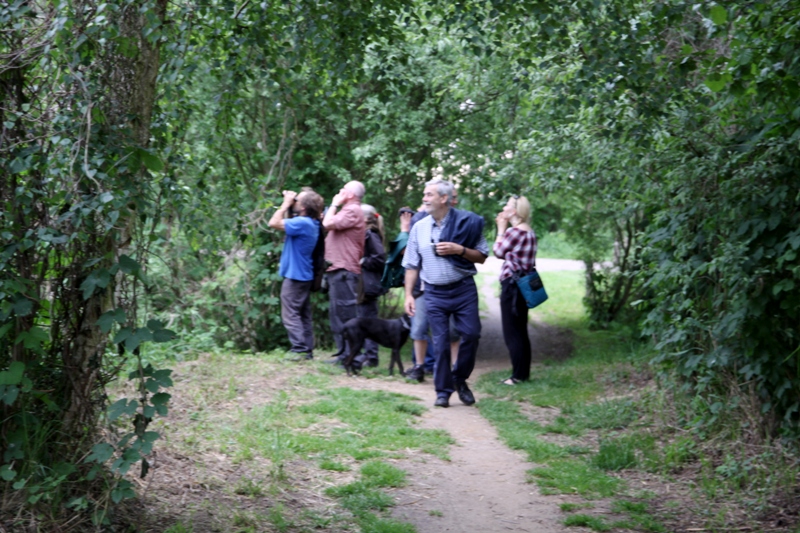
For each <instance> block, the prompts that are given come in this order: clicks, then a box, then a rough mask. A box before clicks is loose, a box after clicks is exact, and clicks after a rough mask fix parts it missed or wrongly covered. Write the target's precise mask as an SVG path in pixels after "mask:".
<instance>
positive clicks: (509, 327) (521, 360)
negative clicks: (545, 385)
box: [500, 278, 531, 381]
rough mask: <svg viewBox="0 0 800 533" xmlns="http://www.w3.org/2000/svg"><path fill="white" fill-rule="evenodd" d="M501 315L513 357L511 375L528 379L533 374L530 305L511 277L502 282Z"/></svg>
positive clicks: (504, 333)
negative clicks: (529, 329)
mask: <svg viewBox="0 0 800 533" xmlns="http://www.w3.org/2000/svg"><path fill="white" fill-rule="evenodd" d="M500 288H501V290H500V315H501V317H502V322H503V338H504V339H505V341H506V347H507V348H508V355H509V356H510V357H511V368H512V373H511V377H512V378H514V379H518V380H520V381H527V380H528V378H530V375H531V340H530V338H529V337H528V306H527V305H525V298H524V297H523V296H522V293H521V292H520V291H519V288H518V287H517V284H516V283H514V282H513V280H512V279H511V278H506V279H504V280H503V281H501V282H500Z"/></svg>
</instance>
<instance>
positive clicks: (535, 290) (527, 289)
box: [514, 268, 547, 309]
mask: <svg viewBox="0 0 800 533" xmlns="http://www.w3.org/2000/svg"><path fill="white" fill-rule="evenodd" d="M514 279H515V280H516V282H517V287H519V291H520V292H521V293H522V296H523V297H524V298H525V303H526V304H528V309H533V308H534V307H536V306H537V305H539V304H541V303H542V302H544V301H545V300H547V292H546V291H545V290H544V285H543V284H542V278H540V277H539V273H538V272H536V269H535V268H534V269H533V270H532V271H530V272H528V273H527V274H525V275H524V276H521V277H516V276H515V277H514Z"/></svg>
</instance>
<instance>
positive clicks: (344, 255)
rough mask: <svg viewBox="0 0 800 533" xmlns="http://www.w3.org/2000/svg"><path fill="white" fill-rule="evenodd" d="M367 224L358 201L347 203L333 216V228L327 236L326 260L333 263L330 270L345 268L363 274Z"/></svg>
mask: <svg viewBox="0 0 800 533" xmlns="http://www.w3.org/2000/svg"><path fill="white" fill-rule="evenodd" d="M366 235H367V224H366V222H364V214H363V213H362V212H361V204H360V203H358V202H351V203H346V204H344V205H343V206H342V209H341V210H340V211H339V212H338V213H336V214H335V215H333V217H332V218H331V229H330V230H328V235H327V236H326V237H325V260H326V261H328V262H330V263H331V266H330V267H328V272H331V271H333V270H339V269H340V268H344V269H345V270H349V271H350V272H353V273H354V274H361V258H362V257H364V241H365V239H366Z"/></svg>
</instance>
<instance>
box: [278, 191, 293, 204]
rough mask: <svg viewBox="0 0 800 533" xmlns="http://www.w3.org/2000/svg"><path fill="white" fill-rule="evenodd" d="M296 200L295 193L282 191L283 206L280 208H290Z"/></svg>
mask: <svg viewBox="0 0 800 533" xmlns="http://www.w3.org/2000/svg"><path fill="white" fill-rule="evenodd" d="M296 200H297V193H296V192H294V191H283V204H282V205H281V207H291V206H292V204H293V203H294V202H295V201H296Z"/></svg>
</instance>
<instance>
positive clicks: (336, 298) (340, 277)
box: [326, 268, 358, 354]
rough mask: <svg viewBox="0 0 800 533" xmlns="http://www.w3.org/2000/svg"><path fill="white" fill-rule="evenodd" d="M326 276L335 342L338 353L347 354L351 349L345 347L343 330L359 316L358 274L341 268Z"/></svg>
mask: <svg viewBox="0 0 800 533" xmlns="http://www.w3.org/2000/svg"><path fill="white" fill-rule="evenodd" d="M326 275H327V276H328V299H329V302H330V304H329V307H328V311H329V312H330V320H331V331H332V332H333V340H334V341H335V342H336V351H338V352H342V353H345V354H347V353H348V351H346V349H348V348H349V347H347V346H345V345H344V339H343V338H342V330H343V329H344V323H345V322H347V321H348V320H350V319H351V318H356V317H357V316H358V274H354V273H352V272H350V271H349V270H345V269H343V268H340V269H339V270H334V271H332V272H328V273H327V274H326Z"/></svg>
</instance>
